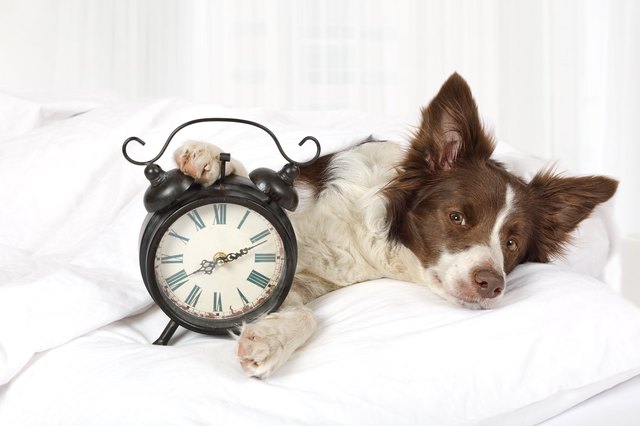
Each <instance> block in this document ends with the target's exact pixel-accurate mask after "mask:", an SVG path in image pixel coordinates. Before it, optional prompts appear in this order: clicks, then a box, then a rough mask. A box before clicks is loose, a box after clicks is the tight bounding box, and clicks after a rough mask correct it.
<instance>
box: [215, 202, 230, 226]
mask: <svg viewBox="0 0 640 426" xmlns="http://www.w3.org/2000/svg"><path fill="white" fill-rule="evenodd" d="M213 212H214V213H215V218H214V219H213V224H214V225H226V224H227V205H226V204H214V205H213Z"/></svg>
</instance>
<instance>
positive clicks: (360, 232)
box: [290, 142, 422, 286]
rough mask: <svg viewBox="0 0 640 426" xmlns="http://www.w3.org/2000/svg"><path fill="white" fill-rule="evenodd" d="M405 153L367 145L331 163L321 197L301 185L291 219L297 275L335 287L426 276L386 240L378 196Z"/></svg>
mask: <svg viewBox="0 0 640 426" xmlns="http://www.w3.org/2000/svg"><path fill="white" fill-rule="evenodd" d="M403 154H404V151H403V149H402V147H400V146H399V145H398V144H395V143H390V142H375V143H366V144H363V145H360V146H358V147H356V148H355V149H352V150H349V151H345V152H341V153H338V154H336V155H335V156H334V157H333V158H332V160H331V164H330V172H329V179H328V182H327V185H326V187H325V188H324V189H323V190H322V191H321V192H320V193H317V191H316V189H315V188H312V187H311V186H310V185H308V184H302V185H299V186H297V189H298V193H299V196H300V205H299V207H298V209H297V210H296V212H294V213H292V214H291V215H290V218H291V221H292V223H293V226H294V229H295V231H296V237H297V239H298V276H304V275H312V276H314V277H316V278H317V277H322V279H323V280H325V281H328V282H330V283H331V284H334V285H336V286H345V285H349V284H353V283H356V282H362V281H365V280H370V279H374V278H380V277H394V278H398V279H404V280H414V281H415V280H416V279H418V278H419V277H421V276H422V268H421V267H420V264H419V261H418V259H417V258H416V257H415V256H414V255H413V254H412V253H411V252H410V251H409V250H408V249H407V248H405V247H404V246H402V245H394V244H390V243H389V241H388V229H389V227H388V223H387V215H386V205H385V199H384V197H383V196H382V195H381V191H380V190H381V189H382V188H383V187H384V186H385V185H386V184H387V183H388V182H389V181H390V180H391V178H392V177H393V176H395V174H396V173H397V171H396V165H397V164H398V162H399V161H400V159H401V157H402V155H403Z"/></svg>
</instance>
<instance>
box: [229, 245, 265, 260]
mask: <svg viewBox="0 0 640 426" xmlns="http://www.w3.org/2000/svg"><path fill="white" fill-rule="evenodd" d="M266 242H267V241H266V240H265V241H262V242H259V243H258V244H255V245H252V246H251V247H245V248H243V249H240V251H239V252H237V253H229V254H228V255H226V256H225V257H224V258H222V262H223V263H229V262H233V261H234V260H236V259H237V258H239V257H242V256H244V255H245V254H247V253H249V251H250V250H253V249H254V248H256V247H258V246H259V245H260V244H264V243H266Z"/></svg>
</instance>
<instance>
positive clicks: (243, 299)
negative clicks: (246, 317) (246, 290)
mask: <svg viewBox="0 0 640 426" xmlns="http://www.w3.org/2000/svg"><path fill="white" fill-rule="evenodd" d="M236 290H238V294H239V295H240V299H242V304H243V305H248V304H249V299H247V296H245V295H244V294H242V292H241V291H240V289H239V288H236Z"/></svg>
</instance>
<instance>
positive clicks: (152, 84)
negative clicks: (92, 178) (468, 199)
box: [0, 0, 640, 252]
mask: <svg viewBox="0 0 640 426" xmlns="http://www.w3.org/2000/svg"><path fill="white" fill-rule="evenodd" d="M453 71H458V72H459V73H461V74H462V75H463V76H464V77H465V78H466V79H467V81H468V82H469V83H470V85H471V87H472V88H473V90H474V93H475V95H476V98H477V101H478V103H479V105H480V110H481V112H482V113H483V115H484V117H485V119H486V121H487V122H488V123H490V124H491V125H492V127H494V129H495V132H496V134H497V135H498V137H499V139H501V140H504V141H507V142H509V143H510V144H512V145H514V146H516V147H517V148H519V149H522V150H524V151H526V152H529V153H532V154H536V155H539V156H542V157H546V158H558V159H561V162H560V164H561V166H564V167H568V168H570V169H571V170H573V171H575V172H576V173H606V174H609V175H613V176H616V177H618V178H620V179H621V181H622V185H621V187H620V193H619V199H618V208H617V210H618V212H619V219H620V220H619V222H620V225H621V227H622V230H623V234H624V235H627V237H628V238H631V239H633V238H634V237H633V236H632V235H633V234H635V238H639V237H638V235H639V234H640V221H639V220H636V219H635V216H636V212H638V211H640V196H639V195H638V194H640V172H639V171H638V166H637V161H638V159H639V158H640V143H639V142H640V141H638V136H637V132H636V128H635V127H636V123H637V122H638V120H639V119H640V78H639V76H640V2H638V1H636V0H532V1H510V0H504V1H499V0H482V1H480V0H468V1H460V0H457V1H456V0H427V1H423V0H324V1H315V0H211V1H207V0H137V1H136V0H41V1H39V0H0V87H4V88H10V89H27V90H57V91H69V90H72V91H76V92H78V91H96V90H105V89H106V90H112V91H115V92H118V93H122V94H125V95H126V96H128V97H131V98H148V97H159V96H177V97H181V98H186V99H190V100H193V101H195V102H210V103H223V104H230V105H237V106H252V107H253V106H256V107H257V106H263V107H270V108H280V109H304V110H309V109H311V110H323V109H344V108H347V109H358V110H364V111H372V112H381V113H386V114H400V115H408V114H413V115H415V114H416V112H417V110H418V108H419V107H420V106H421V105H424V104H425V103H426V102H428V100H429V99H430V98H431V97H432V96H433V95H434V94H435V92H436V91H437V89H438V88H439V85H440V84H441V83H442V82H443V81H444V79H446V77H447V76H448V75H449V74H451V73H452V72H453ZM637 241H638V242H637V244H638V245H640V238H639V239H638V240H637ZM638 250H639V252H640V248H638Z"/></svg>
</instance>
